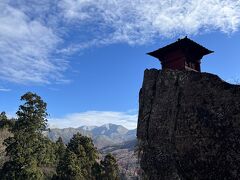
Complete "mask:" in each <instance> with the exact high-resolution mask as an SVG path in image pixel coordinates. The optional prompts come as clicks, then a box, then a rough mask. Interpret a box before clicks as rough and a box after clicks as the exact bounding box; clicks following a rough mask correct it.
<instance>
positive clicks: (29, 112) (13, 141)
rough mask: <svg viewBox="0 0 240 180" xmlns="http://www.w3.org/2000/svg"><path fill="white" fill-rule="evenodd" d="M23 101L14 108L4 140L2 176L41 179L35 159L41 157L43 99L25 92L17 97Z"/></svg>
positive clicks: (13, 179)
mask: <svg viewBox="0 0 240 180" xmlns="http://www.w3.org/2000/svg"><path fill="white" fill-rule="evenodd" d="M21 100H22V101H25V103H24V104H23V105H20V107H19V110H18V111H17V113H16V114H17V121H16V122H15V124H14V126H13V128H12V129H11V131H12V133H13V137H9V138H8V139H6V140H5V145H6V146H7V148H6V153H7V156H9V158H10V160H9V161H8V162H6V163H5V164H4V166H3V169H2V179H11V180H15V179H16V180H23V179H24V180H25V179H29V180H31V179H34V180H38V179H43V173H42V171H41V169H40V168H39V159H44V158H43V156H44V154H43V153H42V152H44V151H45V149H44V145H43V143H44V142H43V141H42V140H43V135H42V130H44V129H45V128H46V124H47V119H46V116H47V113H46V106H47V105H46V103H45V102H43V101H42V100H41V97H40V96H38V95H36V94H33V93H31V92H28V93H26V94H24V95H23V96H22V97H21Z"/></svg>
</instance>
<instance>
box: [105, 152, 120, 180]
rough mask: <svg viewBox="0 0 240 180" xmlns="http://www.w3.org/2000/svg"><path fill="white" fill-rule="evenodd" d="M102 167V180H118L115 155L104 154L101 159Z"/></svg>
mask: <svg viewBox="0 0 240 180" xmlns="http://www.w3.org/2000/svg"><path fill="white" fill-rule="evenodd" d="M101 165H102V167H103V176H102V179H103V180H119V179H120V177H119V169H118V165H117V161H116V159H115V157H114V156H113V155H111V154H108V155H106V156H105V158H104V160H103V161H101Z"/></svg>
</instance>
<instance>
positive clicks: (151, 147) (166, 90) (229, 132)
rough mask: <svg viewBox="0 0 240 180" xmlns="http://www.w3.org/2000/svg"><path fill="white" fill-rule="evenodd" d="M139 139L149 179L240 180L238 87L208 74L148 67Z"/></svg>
mask: <svg viewBox="0 0 240 180" xmlns="http://www.w3.org/2000/svg"><path fill="white" fill-rule="evenodd" d="M137 138H138V143H139V151H140V155H141V161H140V164H141V167H142V169H143V170H144V172H145V174H146V177H147V179H150V180H205V179H206V180H207V179H214V180H218V179H220V180H221V179H226V180H227V179H231V180H232V179H240V86H237V85H231V84H228V83H226V82H224V81H222V80H221V79H220V78H219V77H218V76H216V75H213V74H209V73H198V72H189V71H171V70H164V71H161V70H156V69H151V70H146V71H145V73H144V81H143V86H142V88H141V90H140V99H139V118H138V129H137Z"/></svg>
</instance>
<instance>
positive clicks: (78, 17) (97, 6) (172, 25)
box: [59, 0, 240, 44]
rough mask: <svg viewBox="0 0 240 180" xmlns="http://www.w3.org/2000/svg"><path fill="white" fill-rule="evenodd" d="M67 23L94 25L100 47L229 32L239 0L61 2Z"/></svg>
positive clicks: (238, 20)
mask: <svg viewBox="0 0 240 180" xmlns="http://www.w3.org/2000/svg"><path fill="white" fill-rule="evenodd" d="M59 5H60V7H61V8H62V9H63V12H64V17H65V19H66V20H67V21H68V22H69V23H74V24H76V23H79V24H84V23H87V24H90V23H92V24H94V26H97V28H96V29H98V31H99V33H97V36H98V37H95V38H97V39H99V36H101V37H103V38H102V41H101V40H98V41H97V42H100V43H102V44H104V43H106V44H108V43H116V42H125V43H129V44H144V43H146V42H149V41H152V40H153V38H164V37H174V36H181V35H186V34H188V35H190V34H197V33H203V32H206V31H211V30H220V31H222V32H225V33H232V32H235V31H237V30H238V28H239V26H240V1H239V0H178V1H174V0H161V1H160V0H134V1H133V0H62V1H61V2H60V4H59Z"/></svg>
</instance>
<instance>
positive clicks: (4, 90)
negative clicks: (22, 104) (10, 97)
mask: <svg viewBox="0 0 240 180" xmlns="http://www.w3.org/2000/svg"><path fill="white" fill-rule="evenodd" d="M1 91H2V92H9V91H11V89H8V88H1V87H0V92H1Z"/></svg>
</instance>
